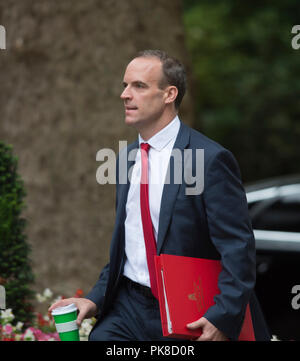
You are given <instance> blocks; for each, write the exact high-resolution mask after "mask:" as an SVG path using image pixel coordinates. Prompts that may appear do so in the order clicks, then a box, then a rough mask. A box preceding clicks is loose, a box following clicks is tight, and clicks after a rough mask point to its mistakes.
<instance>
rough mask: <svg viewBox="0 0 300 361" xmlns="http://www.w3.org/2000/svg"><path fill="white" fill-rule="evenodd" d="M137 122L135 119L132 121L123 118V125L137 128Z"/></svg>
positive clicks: (128, 118)
mask: <svg viewBox="0 0 300 361" xmlns="http://www.w3.org/2000/svg"><path fill="white" fill-rule="evenodd" d="M138 123H139V122H138V121H137V120H136V119H132V118H130V117H125V124H126V125H129V126H137V125H138Z"/></svg>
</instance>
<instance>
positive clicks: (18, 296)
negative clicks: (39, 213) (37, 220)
mask: <svg viewBox="0 0 300 361" xmlns="http://www.w3.org/2000/svg"><path fill="white" fill-rule="evenodd" d="M17 164H18V162H17V158H16V157H14V156H13V153H12V147H11V146H8V145H6V144H4V143H3V142H0V284H3V285H4V286H5V290H6V307H7V308H12V309H13V313H14V315H15V319H14V323H16V322H18V321H21V322H23V323H25V324H27V323H30V322H31V320H32V317H33V309H32V306H31V303H30V301H31V300H32V297H33V295H34V292H33V291H32V290H31V289H30V284H31V283H32V282H33V279H34V277H33V273H32V270H31V264H30V260H29V253H30V247H29V245H28V243H27V242H26V236H25V234H24V228H25V225H26V221H25V219H23V218H22V216H21V213H22V209H23V208H24V203H23V198H24V197H25V191H24V186H23V182H22V180H21V178H20V176H19V175H18V173H17Z"/></svg>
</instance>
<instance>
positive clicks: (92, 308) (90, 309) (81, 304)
mask: <svg viewBox="0 0 300 361" xmlns="http://www.w3.org/2000/svg"><path fill="white" fill-rule="evenodd" d="M71 303H75V305H76V307H77V308H78V311H79V313H78V316H77V320H76V323H77V325H78V326H80V325H81V322H82V321H83V320H84V319H85V318H90V317H93V316H96V314H97V312H98V309H97V305H96V304H95V303H94V302H92V301H91V300H88V299H87V298H78V297H71V298H66V299H63V300H59V301H57V302H55V303H53V305H51V306H50V307H49V309H48V311H49V312H51V311H52V310H54V308H57V307H63V306H67V305H69V304H71Z"/></svg>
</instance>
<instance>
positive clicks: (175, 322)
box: [155, 254, 255, 341]
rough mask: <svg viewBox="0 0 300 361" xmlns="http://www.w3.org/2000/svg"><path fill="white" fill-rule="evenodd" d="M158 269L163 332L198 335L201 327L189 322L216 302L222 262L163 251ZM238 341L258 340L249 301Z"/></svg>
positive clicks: (201, 314)
mask: <svg viewBox="0 0 300 361" xmlns="http://www.w3.org/2000/svg"><path fill="white" fill-rule="evenodd" d="M155 270H156V277H157V286H158V296H159V306H160V315H161V322H162V330H163V335H164V336H166V337H174V338H182V339H193V338H194V337H199V336H200V335H201V333H202V331H201V329H200V328H199V329H197V330H190V329H188V328H187V327H186V324H187V323H191V322H194V321H196V320H198V319H199V318H201V317H202V316H203V315H204V314H205V312H206V311H207V310H208V308H209V307H211V306H212V305H214V304H215V302H214V296H215V295H217V294H218V293H220V290H219V288H218V277H219V273H220V271H221V262H220V261H215V260H209V259H203V258H193V257H183V256H174V255H168V254H162V255H160V256H155ZM239 341H255V336H254V330H253V324H252V319H251V313H250V307H249V304H248V305H247V308H246V313H245V319H244V323H243V326H242V330H241V333H240V336H239Z"/></svg>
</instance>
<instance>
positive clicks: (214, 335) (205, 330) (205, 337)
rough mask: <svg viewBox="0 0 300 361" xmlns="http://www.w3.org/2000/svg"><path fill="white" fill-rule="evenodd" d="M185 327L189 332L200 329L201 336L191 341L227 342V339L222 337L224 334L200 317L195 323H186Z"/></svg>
mask: <svg viewBox="0 0 300 361" xmlns="http://www.w3.org/2000/svg"><path fill="white" fill-rule="evenodd" d="M186 326H187V328H189V329H190V330H195V329H197V328H202V335H201V336H200V337H198V338H197V339H196V340H193V341H228V338H227V337H226V336H225V335H224V333H223V332H222V331H220V330H218V329H217V328H216V327H215V326H214V325H213V324H212V323H211V322H209V321H208V320H207V319H206V318H205V317H201V318H200V319H199V320H197V321H195V322H192V323H188V324H187V325H186Z"/></svg>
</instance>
